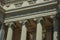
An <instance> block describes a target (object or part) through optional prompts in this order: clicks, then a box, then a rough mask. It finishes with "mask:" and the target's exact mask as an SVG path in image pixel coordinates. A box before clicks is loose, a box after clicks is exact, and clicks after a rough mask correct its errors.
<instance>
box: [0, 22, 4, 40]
mask: <svg viewBox="0 0 60 40" xmlns="http://www.w3.org/2000/svg"><path fill="white" fill-rule="evenodd" d="M3 26H4V25H3V23H2V22H0V40H4V29H3Z"/></svg>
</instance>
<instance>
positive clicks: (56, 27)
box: [53, 18, 59, 40]
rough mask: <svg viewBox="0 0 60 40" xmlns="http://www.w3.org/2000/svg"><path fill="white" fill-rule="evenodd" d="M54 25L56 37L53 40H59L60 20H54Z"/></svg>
mask: <svg viewBox="0 0 60 40" xmlns="http://www.w3.org/2000/svg"><path fill="white" fill-rule="evenodd" d="M53 22H54V23H53V25H54V35H53V40H58V23H59V22H58V19H57V18H54V20H53Z"/></svg>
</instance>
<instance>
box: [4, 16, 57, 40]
mask: <svg viewBox="0 0 60 40" xmlns="http://www.w3.org/2000/svg"><path fill="white" fill-rule="evenodd" d="M43 19H44V20H45V18H44V17H41V18H32V19H27V20H20V21H14V22H9V23H5V25H4V30H5V35H4V40H57V38H56V37H57V36H55V35H57V33H56V32H57V31H55V30H56V29H55V28H57V27H55V26H54V27H53V22H52V21H53V20H52V21H51V20H50V19H49V18H47V19H49V20H50V21H51V22H48V20H45V23H43V22H44V21H43ZM46 22H47V23H46ZM43 24H44V25H43ZM45 24H47V26H46V25H45ZM55 25H56V24H55ZM44 26H45V27H44ZM44 28H45V29H44ZM53 28H54V30H53ZM43 29H44V33H45V34H43ZM7 30H8V31H7ZM43 38H44V39H43ZM55 38H56V39H55Z"/></svg>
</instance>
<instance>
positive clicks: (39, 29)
mask: <svg viewBox="0 0 60 40" xmlns="http://www.w3.org/2000/svg"><path fill="white" fill-rule="evenodd" d="M40 20H41V18H38V20H37V34H36V40H42V25H41V23H40Z"/></svg>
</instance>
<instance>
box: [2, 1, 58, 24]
mask: <svg viewBox="0 0 60 40" xmlns="http://www.w3.org/2000/svg"><path fill="white" fill-rule="evenodd" d="M56 7H57V2H56V1H50V2H46V3H40V4H36V5H31V6H27V7H22V8H17V9H12V10H4V12H3V13H5V14H4V18H5V19H4V23H6V22H12V21H18V20H25V19H30V18H36V17H41V16H48V15H54V14H56V13H57V11H56Z"/></svg>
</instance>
